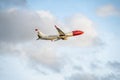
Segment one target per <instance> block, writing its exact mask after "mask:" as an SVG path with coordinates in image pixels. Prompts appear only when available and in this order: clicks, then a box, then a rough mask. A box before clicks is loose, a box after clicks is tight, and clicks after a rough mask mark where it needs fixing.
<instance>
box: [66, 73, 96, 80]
mask: <svg viewBox="0 0 120 80" xmlns="http://www.w3.org/2000/svg"><path fill="white" fill-rule="evenodd" d="M67 80H97V77H95V76H94V75H91V74H87V73H86V74H85V73H81V74H79V73H76V74H73V75H72V76H71V77H70V78H68V79H67Z"/></svg>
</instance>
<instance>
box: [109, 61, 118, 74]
mask: <svg viewBox="0 0 120 80" xmlns="http://www.w3.org/2000/svg"><path fill="white" fill-rule="evenodd" d="M107 65H108V66H109V67H110V68H111V69H112V70H114V71H115V72H116V74H117V73H120V62H117V61H114V62H110V61H109V62H108V63H107Z"/></svg>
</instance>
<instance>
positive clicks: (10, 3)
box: [0, 0, 27, 9]
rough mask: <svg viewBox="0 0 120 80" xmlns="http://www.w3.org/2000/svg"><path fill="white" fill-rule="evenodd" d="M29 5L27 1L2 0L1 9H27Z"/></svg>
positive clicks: (0, 0) (0, 1) (0, 2)
mask: <svg viewBox="0 0 120 80" xmlns="http://www.w3.org/2000/svg"><path fill="white" fill-rule="evenodd" d="M26 5H27V1H26V0H0V8H1V9H5V8H10V7H25V6H26Z"/></svg>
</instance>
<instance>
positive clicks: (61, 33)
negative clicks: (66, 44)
mask: <svg viewBox="0 0 120 80" xmlns="http://www.w3.org/2000/svg"><path fill="white" fill-rule="evenodd" d="M55 28H56V29H57V31H58V33H59V35H60V36H65V33H64V32H63V31H62V30H61V29H59V28H58V27H57V26H56V25H55Z"/></svg>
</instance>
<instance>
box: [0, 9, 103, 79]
mask: <svg viewBox="0 0 120 80" xmlns="http://www.w3.org/2000/svg"><path fill="white" fill-rule="evenodd" d="M55 24H57V25H58V26H59V27H60V28H61V29H62V30H63V31H64V32H69V31H72V30H75V29H80V30H83V31H84V32H85V34H84V35H82V36H78V37H74V38H71V39H69V40H67V41H62V40H61V41H58V42H51V41H42V40H41V41H36V33H34V29H35V28H39V29H40V31H42V32H44V33H46V34H57V31H56V30H55V28H53V26H54V25H55ZM63 25H64V26H63ZM0 36H1V38H0V49H1V50H0V52H1V54H0V55H2V54H5V53H7V54H10V55H16V56H19V57H22V59H23V60H25V61H28V62H26V64H27V68H31V69H32V70H35V71H36V72H38V74H37V75H40V76H41V75H43V76H45V77H46V75H47V76H50V75H51V74H52V76H51V77H50V79H53V78H55V77H54V76H55V75H57V74H59V75H60V77H61V76H62V79H63V80H64V77H68V75H69V74H71V75H73V73H76V72H77V71H78V72H79V71H81V72H84V71H87V70H88V69H87V68H88V67H87V66H88V65H89V62H88V58H89V61H90V62H91V61H93V60H94V59H95V58H93V57H91V55H88V54H87V53H88V51H89V50H88V51H87V50H86V49H84V50H82V49H81V51H79V50H78V51H77V50H75V51H76V52H75V53H76V54H74V52H72V51H70V50H68V52H67V49H66V47H65V46H67V47H68V48H70V45H71V46H72V47H74V48H76V47H78V46H79V47H80V46H89V45H99V42H101V41H99V37H98V36H97V33H96V29H95V28H94V22H92V21H91V20H90V19H89V18H88V17H86V16H85V15H82V14H76V15H73V16H71V17H69V18H67V19H66V22H63V23H62V22H60V21H59V20H58V19H57V18H56V17H55V16H54V15H53V14H52V13H50V12H49V11H43V10H41V11H35V12H33V11H28V10H20V9H18V8H10V9H7V10H2V11H0ZM79 47H78V48H79ZM70 49H71V50H72V49H73V48H70ZM62 51H63V52H62ZM89 53H92V51H91V50H90V51H89ZM80 56H82V57H80ZM80 59H82V61H79V60H80ZM84 61H85V62H86V61H87V63H86V64H84ZM8 62H9V61H8ZM23 62H24V61H23ZM17 63H19V61H18V62H17ZM4 69H5V68H4ZM17 69H18V68H17ZM31 69H30V71H31ZM26 72H29V70H28V71H26ZM88 72H89V70H88ZM18 73H19V71H18ZM20 73H21V72H20ZM2 74H3V73H2ZM26 74H27V75H29V74H28V73H25V75H26ZM30 75H31V74H30ZM34 75H35V74H34ZM66 75H67V76H66ZM22 76H23V75H22ZM85 76H87V75H85ZM32 77H33V76H32ZM45 77H44V79H42V80H47V79H48V78H49V77H47V78H45ZM73 77H74V76H73ZM73 77H70V78H71V79H74V78H73ZM75 78H76V77H75ZM88 78H90V79H91V80H92V79H94V77H93V78H92V77H89V76H88ZM88 78H85V79H88ZM33 79H36V78H33ZM40 79H41V78H40ZM60 79H61V78H60ZM76 79H77V78H76ZM78 79H79V78H78ZM80 79H81V78H80ZM82 79H84V78H83V77H82ZM55 80H56V78H55Z"/></svg>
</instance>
